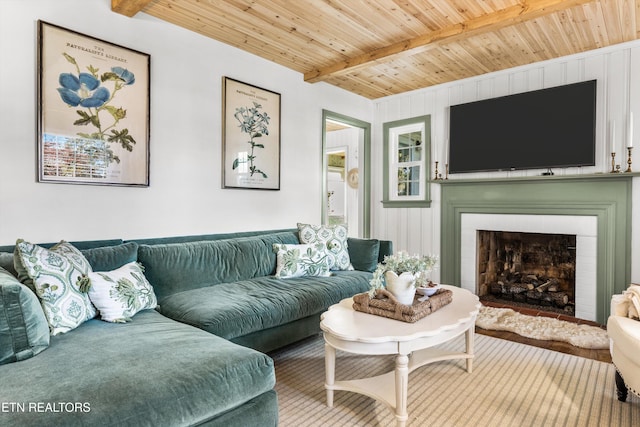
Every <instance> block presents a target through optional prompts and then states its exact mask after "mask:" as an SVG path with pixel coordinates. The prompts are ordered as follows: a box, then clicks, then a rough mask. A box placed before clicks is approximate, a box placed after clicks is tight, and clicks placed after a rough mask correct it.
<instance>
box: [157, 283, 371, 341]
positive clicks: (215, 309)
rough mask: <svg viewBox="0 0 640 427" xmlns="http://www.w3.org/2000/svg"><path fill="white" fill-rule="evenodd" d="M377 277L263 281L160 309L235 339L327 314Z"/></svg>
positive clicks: (217, 289)
mask: <svg viewBox="0 0 640 427" xmlns="http://www.w3.org/2000/svg"><path fill="white" fill-rule="evenodd" d="M371 276H372V275H371V273H367V272H363V271H337V272H334V273H333V274H332V276H331V277H297V278H293V279H287V280H279V279H276V278H275V277H260V278H256V279H251V280H243V281H240V282H236V283H223V284H219V285H217V286H210V287H203V288H200V289H194V290H190V291H185V292H179V293H177V294H174V295H171V296H170V297H167V298H165V299H164V300H163V301H162V303H161V305H160V309H161V311H162V314H164V315H165V316H168V317H170V318H172V319H175V320H178V321H180V322H184V323H187V324H189V325H194V326H197V327H198V328H201V329H204V330H205V331H207V332H211V333H212V334H215V335H219V336H221V337H223V338H227V339H231V338H235V337H239V336H243V335H246V334H249V333H252V332H255V331H260V330H263V329H268V328H271V327H274V326H279V325H283V324H285V323H289V322H293V321H294V320H298V319H302V318H304V317H307V316H310V315H313V314H318V313H321V312H323V311H325V310H326V309H327V308H328V307H329V306H330V305H332V304H336V303H338V302H339V301H340V300H342V299H344V298H348V297H351V296H353V295H355V294H357V293H360V292H366V291H368V290H369V280H370V279H371Z"/></svg>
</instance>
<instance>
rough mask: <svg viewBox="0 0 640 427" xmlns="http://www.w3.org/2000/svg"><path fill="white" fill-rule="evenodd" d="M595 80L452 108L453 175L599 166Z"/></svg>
mask: <svg viewBox="0 0 640 427" xmlns="http://www.w3.org/2000/svg"><path fill="white" fill-rule="evenodd" d="M595 154H596V80H590V81H586V82H581V83H574V84H569V85H564V86H558V87H552V88H547V89H541V90H536V91H532V92H524V93H520V94H516V95H508V96H502V97H498V98H492V99H486V100H482V101H476V102H470V103H466V104H459V105H452V106H451V108H450V121H449V172H450V173H462V172H480V171H500V170H518V169H551V168H565V167H573V166H594V165H595Z"/></svg>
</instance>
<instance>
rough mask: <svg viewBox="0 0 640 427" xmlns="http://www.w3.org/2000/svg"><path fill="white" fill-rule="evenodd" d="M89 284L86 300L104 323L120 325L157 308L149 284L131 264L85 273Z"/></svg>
mask: <svg viewBox="0 0 640 427" xmlns="http://www.w3.org/2000/svg"><path fill="white" fill-rule="evenodd" d="M89 281H90V285H89V298H90V299H91V302H92V303H93V304H94V305H95V306H96V307H97V309H98V310H99V311H100V318H101V319H102V320H104V321H107V322H116V323H124V322H127V321H130V320H131V318H132V317H133V316H134V315H135V314H136V313H138V312H139V311H142V310H147V309H153V308H155V307H156V306H157V305H158V300H157V298H156V294H155V293H154V292H153V287H152V286H151V283H149V281H148V280H147V278H146V277H144V272H143V268H142V266H141V265H140V264H138V263H137V262H135V261H134V262H130V263H128V264H125V265H123V266H122V267H120V268H118V269H116V270H113V271H106V272H101V271H94V272H93V273H89Z"/></svg>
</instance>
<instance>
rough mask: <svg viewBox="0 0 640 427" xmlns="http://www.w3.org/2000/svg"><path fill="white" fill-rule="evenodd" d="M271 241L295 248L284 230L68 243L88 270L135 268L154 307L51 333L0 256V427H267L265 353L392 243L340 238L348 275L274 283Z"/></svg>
mask: <svg viewBox="0 0 640 427" xmlns="http://www.w3.org/2000/svg"><path fill="white" fill-rule="evenodd" d="M274 243H278V244H298V243H299V240H298V232H297V230H294V229H287V230H267V231H255V232H245V233H230V234H215V235H200V236H180V237H169V238H158V239H143V240H137V241H124V240H120V239H115V240H107V241H91V242H72V244H73V245H74V246H75V247H76V248H78V249H80V250H81V252H82V254H83V255H84V256H85V258H86V259H87V260H88V262H89V263H90V265H91V267H92V269H93V271H111V270H115V269H117V268H119V267H121V266H123V265H125V264H126V263H129V262H132V261H137V262H140V263H141V264H142V265H143V266H144V268H145V270H144V274H145V276H146V278H147V279H148V281H149V283H151V285H152V286H153V289H154V292H155V294H156V296H157V300H158V306H157V308H156V309H155V310H144V311H141V312H139V313H137V314H135V316H133V317H132V319H131V321H129V322H127V323H109V322H105V321H102V320H99V318H94V319H91V320H88V321H86V322H84V323H82V324H81V325H80V326H78V327H77V328H75V329H73V330H71V331H69V332H66V333H63V334H58V335H52V336H50V335H49V334H48V326H47V323H46V322H47V321H46V318H45V317H44V314H43V311H42V308H41V307H40V304H39V302H38V299H37V297H36V296H35V293H34V292H32V291H31V290H30V289H29V288H28V287H26V286H25V285H23V284H21V283H20V282H19V281H18V279H17V277H18V274H17V272H16V270H15V268H14V261H13V251H14V247H12V246H5V247H0V425H20V426H41V425H60V426H76V425H77V426H80V425H85V426H86V425H91V426H158V425H163V426H191V425H207V426H223V425H224V426H225V427H233V426H269V425H277V423H278V401H277V395H276V393H275V391H274V390H273V387H274V385H275V381H276V378H275V372H274V368H273V361H272V359H271V358H270V357H269V356H268V355H267V354H265V353H266V352H269V351H271V350H274V349H276V348H279V347H282V346H285V345H287V344H290V343H292V342H295V341H298V340H300V339H302V338H305V337H308V336H311V335H314V334H317V333H318V332H319V331H320V329H319V316H320V314H321V313H322V312H324V311H325V310H326V309H327V308H328V307H329V306H330V305H331V304H335V303H337V302H338V301H340V300H341V299H343V298H346V297H349V296H352V295H354V294H356V293H359V292H364V291H365V290H367V289H368V287H369V284H368V281H369V279H370V278H371V272H370V271H372V270H373V269H374V268H375V265H376V264H377V262H378V261H379V260H382V259H383V257H384V255H387V254H390V253H391V252H392V246H391V242H388V241H378V240H369V239H351V238H350V239H349V240H348V246H349V247H348V250H349V256H350V257H351V260H352V264H353V266H354V267H355V269H354V270H352V271H335V272H332V274H331V276H329V277H296V278H290V279H280V278H276V277H274V273H275V268H276V254H275V253H274V251H273V244H274ZM41 246H44V247H48V246H52V245H41Z"/></svg>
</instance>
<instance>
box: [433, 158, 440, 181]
mask: <svg viewBox="0 0 640 427" xmlns="http://www.w3.org/2000/svg"><path fill="white" fill-rule="evenodd" d="M438 179H440V178H438V162H436V174H435V177H434V178H433V180H434V181H437V180H438Z"/></svg>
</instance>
